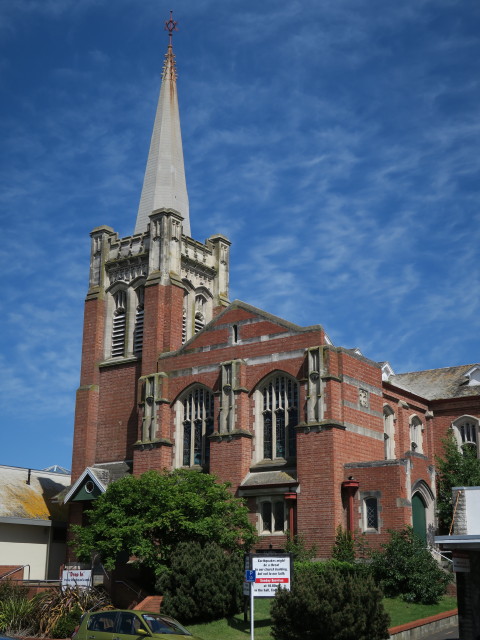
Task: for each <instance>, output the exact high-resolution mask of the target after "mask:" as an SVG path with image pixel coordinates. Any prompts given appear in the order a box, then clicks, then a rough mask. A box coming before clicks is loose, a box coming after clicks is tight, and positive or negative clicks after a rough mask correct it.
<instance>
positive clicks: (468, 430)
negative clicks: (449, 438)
mask: <svg viewBox="0 0 480 640" xmlns="http://www.w3.org/2000/svg"><path fill="white" fill-rule="evenodd" d="M452 426H453V429H454V433H455V437H456V439H457V442H458V446H459V447H460V449H461V450H462V451H465V450H466V449H467V448H469V449H471V450H473V451H475V453H476V455H477V456H478V429H479V421H478V419H477V418H474V417H473V416H462V417H461V418H457V420H455V421H454V422H453V425H452Z"/></svg>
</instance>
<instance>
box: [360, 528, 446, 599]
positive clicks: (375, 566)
mask: <svg viewBox="0 0 480 640" xmlns="http://www.w3.org/2000/svg"><path fill="white" fill-rule="evenodd" d="M371 571H372V573H373V575H374V577H375V579H376V580H377V582H378V583H379V584H380V587H381V588H382V589H383V591H384V593H385V595H386V596H387V597H391V598H393V597H396V596H401V598H402V599H403V600H405V602H420V603H422V604H436V603H437V602H438V601H439V599H440V596H442V595H443V594H444V593H445V589H446V586H447V584H448V583H449V582H450V580H451V579H452V576H451V575H450V574H448V573H446V572H445V571H443V569H442V568H441V567H440V566H439V565H438V564H437V562H436V560H435V559H434V558H433V557H432V554H431V553H430V552H429V551H428V549H426V548H425V546H424V543H423V542H422V540H421V539H420V538H419V537H418V536H417V535H416V534H415V533H414V531H413V529H412V527H405V529H403V530H402V531H392V532H391V538H390V541H389V542H388V543H387V544H385V545H383V552H376V553H374V554H373V556H372V563H371Z"/></svg>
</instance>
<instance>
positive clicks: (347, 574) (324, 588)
mask: <svg viewBox="0 0 480 640" xmlns="http://www.w3.org/2000/svg"><path fill="white" fill-rule="evenodd" d="M342 564H343V565H346V564H347V563H342ZM272 635H273V637H274V638H275V640H305V638H308V639H309V640H382V639H383V638H385V639H386V638H388V637H389V634H388V615H387V614H386V613H385V611H384V609H383V605H382V593H381V591H380V590H379V589H378V588H377V587H376V586H375V584H374V582H373V580H372V578H371V576H369V575H362V573H359V572H357V571H356V569H355V568H354V566H353V565H349V566H348V567H347V566H343V568H340V567H338V566H335V564H333V563H311V564H310V566H308V565H307V564H306V563H305V564H304V565H303V566H301V567H297V565H296V567H295V580H294V581H293V584H292V590H291V591H285V590H283V589H280V590H279V591H278V592H277V595H276V596H275V599H274V601H273V604H272Z"/></svg>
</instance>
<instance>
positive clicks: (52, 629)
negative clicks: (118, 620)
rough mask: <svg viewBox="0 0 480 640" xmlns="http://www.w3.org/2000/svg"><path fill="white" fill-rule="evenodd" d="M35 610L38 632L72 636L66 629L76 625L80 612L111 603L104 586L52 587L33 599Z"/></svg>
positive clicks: (95, 609) (96, 608)
mask: <svg viewBox="0 0 480 640" xmlns="http://www.w3.org/2000/svg"><path fill="white" fill-rule="evenodd" d="M35 603H36V611H37V615H38V619H39V628H40V632H41V633H42V634H43V635H44V636H47V637H49V638H66V637H69V636H71V632H69V633H65V632H66V631H67V630H69V629H71V631H73V629H75V627H76V626H77V624H78V622H79V620H80V617H81V615H82V613H84V612H85V611H98V610H99V609H109V608H110V609H111V608H112V603H111V600H110V598H109V596H108V595H107V594H106V592H105V591H103V589H96V588H93V589H79V588H78V587H68V588H66V589H63V590H62V589H60V588H57V589H52V590H51V591H46V592H45V593H41V594H39V595H38V596H37V597H36V599H35Z"/></svg>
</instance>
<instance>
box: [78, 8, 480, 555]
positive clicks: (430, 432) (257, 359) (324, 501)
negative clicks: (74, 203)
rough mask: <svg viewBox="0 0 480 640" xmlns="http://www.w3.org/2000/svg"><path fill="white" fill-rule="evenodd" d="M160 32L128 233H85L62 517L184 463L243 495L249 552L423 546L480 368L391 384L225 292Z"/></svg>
mask: <svg viewBox="0 0 480 640" xmlns="http://www.w3.org/2000/svg"><path fill="white" fill-rule="evenodd" d="M167 28H168V29H169V44H168V48H167V53H166V55H165V63H164V68H163V75H162V83H161V90H160V97H159V101H158V107H157V111H156V116H155V123H154V127H153V134H152V140H151V146H150V150H149V154H148V161H147V167H146V172H145V178H144V183H143V189H142V193H141V198H140V205H139V209H138V213H137V217H136V222H135V229H134V233H133V235H131V236H128V237H123V238H120V237H119V236H118V234H117V233H116V232H115V231H114V230H113V229H112V228H110V227H108V226H99V227H97V228H95V229H94V230H93V231H92V232H91V257H90V280H89V289H88V293H87V297H86V301H85V316H84V333H83V351H82V364H81V379H80V386H79V389H78V391H77V401H76V413H75V434H74V448H73V463H72V482H73V485H72V486H71V488H70V489H69V491H68V493H67V496H66V502H68V503H69V504H70V522H72V523H81V522H82V514H83V509H84V507H85V505H86V504H88V503H89V501H90V500H92V499H95V498H96V497H97V496H98V495H99V494H100V493H102V492H104V491H105V489H106V487H107V486H108V484H109V483H110V482H113V481H115V480H116V479H118V478H119V477H121V476H123V475H125V474H128V473H131V474H134V475H139V474H142V473H144V472H145V471H147V470H149V469H157V470H159V471H161V470H164V469H176V468H189V469H195V470H198V472H209V473H212V474H214V475H215V476H216V477H217V478H218V479H219V480H220V481H228V482H230V483H231V485H232V491H233V492H234V493H235V495H237V496H241V497H243V498H245V500H246V502H247V504H248V506H249V509H250V514H251V519H252V522H253V523H254V524H255V526H256V528H257V531H258V534H259V541H258V544H257V549H273V550H280V549H284V548H285V544H286V542H287V540H288V538H289V537H291V536H293V535H295V534H299V535H300V536H302V538H303V540H304V542H305V543H306V544H307V545H312V544H313V545H315V546H316V548H317V552H318V555H319V557H327V556H329V555H330V554H331V549H332V545H333V543H334V539H335V531H336V528H337V526H338V525H339V524H341V525H342V526H343V527H344V528H348V529H350V530H351V531H361V532H365V534H366V536H367V539H368V542H369V544H370V545H371V546H372V547H377V546H378V545H379V544H381V543H383V542H385V541H386V540H387V539H388V538H389V534H388V530H389V529H398V528H401V527H403V526H404V525H405V524H411V525H413V526H414V529H415V530H416V531H417V532H418V533H419V534H420V535H422V536H423V538H424V539H425V540H426V541H429V542H433V536H434V533H435V531H434V530H435V491H436V489H435V466H434V461H435V456H436V455H441V454H442V445H441V440H442V438H444V437H445V435H446V433H447V430H448V429H449V428H450V427H453V429H454V432H455V434H456V437H457V439H458V443H459V446H460V445H462V444H464V443H470V444H471V445H472V446H475V447H477V442H478V432H479V425H480V364H475V363H473V364H468V365H464V366H456V367H448V368H444V369H435V370H428V371H419V372H414V373H404V374H398V375H396V374H395V373H394V372H393V370H392V368H391V367H390V365H389V364H388V363H386V362H374V361H372V360H370V359H369V358H368V357H366V356H364V355H363V354H362V353H360V351H358V350H356V349H353V350H352V349H347V348H343V347H342V346H339V345H334V344H332V342H331V340H330V339H329V337H328V335H327V333H326V332H325V330H324V328H323V327H322V326H321V325H320V324H318V325H314V326H309V327H301V326H297V325H295V324H292V323H291V322H288V321H286V320H284V319H282V318H279V317H276V316H273V315H272V314H270V313H268V312H266V311H263V310H261V309H257V308H255V307H253V306H251V305H249V304H247V303H245V302H241V301H239V300H234V301H230V300H229V259H230V251H231V250H234V248H232V247H231V243H230V242H229V240H228V239H227V238H226V237H225V236H223V235H219V234H214V235H211V236H210V237H209V238H208V239H207V240H206V241H205V242H201V241H199V240H196V239H194V238H192V237H191V231H190V213H189V201H188V194H187V186H186V177H185V170H184V162H183V150H182V138H181V127H180V118H179V108H178V100H177V84H176V82H177V80H176V66H175V56H174V53H173V48H172V31H173V30H174V28H175V23H174V21H173V20H172V18H170V20H169V21H168V22H167ZM212 178H213V176H212ZM193 215H194V213H193ZM227 215H228V212H227ZM133 222H134V220H133V214H132V225H133ZM292 295H293V292H292Z"/></svg>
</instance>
